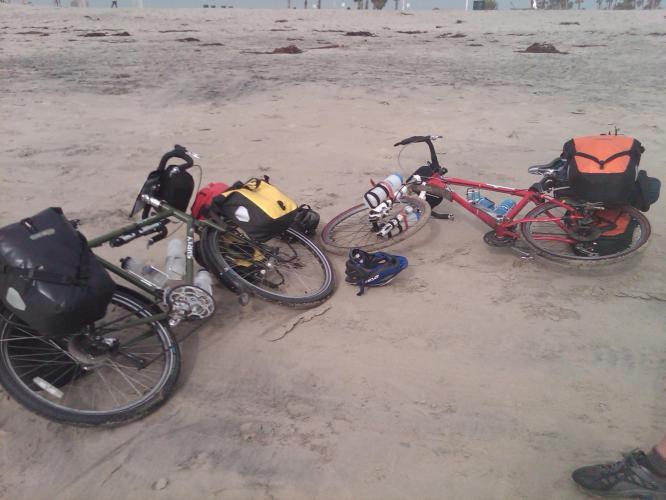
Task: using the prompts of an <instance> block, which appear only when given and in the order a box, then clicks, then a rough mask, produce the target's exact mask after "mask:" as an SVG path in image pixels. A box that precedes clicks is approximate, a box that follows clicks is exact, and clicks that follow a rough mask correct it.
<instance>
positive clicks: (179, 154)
mask: <svg viewBox="0 0 666 500" xmlns="http://www.w3.org/2000/svg"><path fill="white" fill-rule="evenodd" d="M192 156H193V153H190V152H189V151H188V150H187V149H186V148H184V147H183V146H181V145H179V144H176V145H175V146H174V147H173V149H172V150H171V151H169V152H168V153H165V154H164V156H162V159H161V160H160V164H159V166H158V167H157V170H158V171H159V172H161V171H162V170H164V169H165V168H166V164H167V162H168V161H169V160H170V159H172V158H180V159H181V160H183V161H184V162H185V163H183V164H182V165H179V167H180V168H183V169H185V170H187V169H188V168H191V167H192V165H194V160H193V159H192Z"/></svg>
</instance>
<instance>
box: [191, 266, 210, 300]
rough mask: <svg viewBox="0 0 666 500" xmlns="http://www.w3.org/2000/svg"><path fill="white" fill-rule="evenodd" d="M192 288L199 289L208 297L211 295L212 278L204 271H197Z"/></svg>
mask: <svg viewBox="0 0 666 500" xmlns="http://www.w3.org/2000/svg"><path fill="white" fill-rule="evenodd" d="M194 286H197V287H199V288H201V289H202V290H204V291H205V292H207V293H208V295H211V296H212V295H213V277H212V276H211V274H210V273H209V272H208V271H206V270H205V269H199V272H198V273H197V275H196V276H195V277H194Z"/></svg>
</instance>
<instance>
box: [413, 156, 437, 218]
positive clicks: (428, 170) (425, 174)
mask: <svg viewBox="0 0 666 500" xmlns="http://www.w3.org/2000/svg"><path fill="white" fill-rule="evenodd" d="M436 174H437V171H436V170H435V169H434V168H433V166H432V165H423V166H422V167H419V168H417V169H416V171H415V172H414V173H413V174H412V175H410V176H409V177H408V178H407V182H409V181H411V180H413V177H414V176H415V175H418V176H419V177H421V180H423V181H427V180H428V179H429V178H430V177H434V176H435V175H436ZM425 199H426V201H427V202H428V205H430V208H435V207H436V206H437V205H439V204H440V203H441V202H442V200H443V199H444V198H443V197H442V196H437V195H436V194H432V193H428V192H426V198H425Z"/></svg>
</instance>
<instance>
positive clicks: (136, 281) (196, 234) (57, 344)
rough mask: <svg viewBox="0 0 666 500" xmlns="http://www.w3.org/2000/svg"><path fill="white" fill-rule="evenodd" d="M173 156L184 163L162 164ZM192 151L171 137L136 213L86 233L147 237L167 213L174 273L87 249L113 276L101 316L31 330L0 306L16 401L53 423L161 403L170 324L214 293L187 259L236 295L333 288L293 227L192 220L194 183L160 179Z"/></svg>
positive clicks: (171, 352)
mask: <svg viewBox="0 0 666 500" xmlns="http://www.w3.org/2000/svg"><path fill="white" fill-rule="evenodd" d="M173 158H179V159H182V160H184V161H185V163H183V164H179V165H168V163H169V161H170V160H171V159H173ZM194 158H197V156H196V155H194V154H193V153H191V152H189V151H187V150H186V149H185V148H183V147H181V146H178V145H177V146H176V147H175V148H174V150H172V151H170V152H168V153H167V154H165V155H164V156H163V157H162V160H161V161H160V165H159V167H158V169H157V170H156V171H154V172H152V173H151V174H150V175H149V177H148V179H147V181H146V182H145V183H144V186H143V187H142V189H141V191H140V193H139V195H138V197H137V201H136V203H135V206H134V208H133V210H132V214H137V213H142V218H141V220H139V221H138V222H136V223H133V224H130V225H126V226H124V227H122V228H120V229H117V230H115V231H112V232H110V233H108V234H104V235H102V236H100V237H97V238H94V239H91V240H89V242H88V245H89V247H90V248H96V247H100V246H102V245H104V244H107V243H108V244H110V245H111V246H112V247H117V246H121V245H124V244H125V243H128V242H130V241H133V240H135V239H137V238H140V237H146V236H151V243H154V242H157V241H159V240H162V239H164V238H165V237H166V236H167V234H168V229H167V225H168V223H169V222H170V221H172V220H176V221H179V222H181V223H183V224H184V225H185V231H186V245H185V247H186V251H185V273H184V277H183V279H182V280H180V281H178V282H177V283H176V284H175V285H173V286H171V287H167V286H159V285H156V284H155V282H154V281H151V280H150V279H147V278H146V277H145V276H143V275H141V274H138V273H135V272H132V271H131V270H127V269H124V268H123V267H122V266H118V265H115V264H113V263H112V262H109V261H108V260H105V259H104V258H102V257H100V256H97V255H96V258H97V259H98V260H99V261H100V263H101V264H102V265H103V266H104V267H105V268H106V269H107V270H108V271H109V272H110V273H111V274H112V275H114V276H115V277H116V278H117V279H116V280H115V281H116V284H117V287H116V289H115V292H114V293H113V297H112V299H111V302H110V304H109V305H108V307H107V310H106V315H105V316H104V318H102V319H101V320H99V321H96V322H94V324H90V325H86V326H85V327H84V328H83V329H82V330H81V331H80V332H78V333H76V334H73V335H67V336H63V337H55V338H54V337H49V336H47V335H43V334H40V332H39V331H36V330H34V329H33V328H31V327H29V326H28V325H27V324H26V323H24V322H22V321H21V320H20V319H18V318H17V317H16V316H15V315H13V314H12V313H11V312H10V311H8V310H6V309H5V310H3V309H2V306H1V305H0V383H1V384H2V385H3V386H4V388H5V389H6V391H7V392H8V393H9V394H10V395H11V396H12V397H13V398H14V399H15V400H16V401H17V402H19V403H20V404H22V405H23V406H24V407H26V408H27V409H29V410H31V411H33V412H35V413H37V414H39V415H41V416H43V417H46V418H48V419H50V420H54V421H57V422H60V423H66V424H74V425H88V426H91V425H106V426H113V425H120V424H124V423H128V422H131V421H134V420H137V419H139V418H142V417H143V416H145V415H147V414H148V413H150V412H152V411H154V410H156V409H157V408H158V407H159V406H161V405H162V404H163V403H164V402H165V401H166V400H167V399H168V397H169V396H170V394H171V393H172V392H173V389H174V387H175V383H176V380H177V378H178V374H179V371H180V350H179V346H178V343H177V341H176V339H175V338H174V336H173V333H172V331H171V328H172V327H174V326H176V325H178V324H180V323H181V322H185V321H193V320H206V319H207V318H210V317H211V316H212V315H213V314H214V312H215V301H214V299H213V296H212V295H211V294H210V293H209V292H208V291H206V290H205V289H202V288H201V287H199V286H197V281H196V278H195V273H194V262H195V260H196V261H198V262H199V263H200V264H202V265H203V267H204V268H206V269H208V270H209V271H210V272H211V273H213V274H214V275H215V276H216V277H217V278H218V279H220V281H222V282H223V283H224V284H225V285H226V286H228V287H229V288H231V289H232V290H233V291H235V292H236V293H238V294H239V297H240V300H241V303H246V302H247V299H248V296H249V295H256V296H258V297H261V298H263V299H266V300H269V301H273V302H277V303H280V304H286V305H291V306H312V305H315V304H318V303H320V302H322V301H323V300H326V298H328V296H330V294H331V293H332V292H333V289H334V277H333V270H332V266H331V263H330V262H329V260H328V258H327V257H326V255H325V254H324V253H323V252H322V251H321V250H320V249H319V248H318V247H317V246H315V244H314V243H312V242H311V241H310V240H309V239H307V238H306V237H305V236H303V235H301V234H300V233H298V232H296V231H294V230H292V229H288V230H287V231H286V233H283V234H281V235H278V236H276V237H275V238H272V239H270V240H269V241H261V242H259V241H255V240H253V239H251V238H249V237H248V236H247V235H246V234H244V233H243V232H242V231H241V230H240V229H239V228H238V227H236V226H234V225H233V224H232V223H230V222H227V221H225V220H223V219H219V218H215V219H210V220H197V219H195V218H194V217H193V216H191V215H190V214H188V213H186V210H187V205H188V203H189V200H190V198H191V195H192V191H193V184H192V185H189V186H188V184H187V183H184V184H182V183H178V182H176V183H173V182H171V184H170V188H169V189H165V184H166V183H165V179H169V178H171V179H172V180H173V178H175V177H178V175H179V174H180V173H182V172H184V171H185V170H187V169H189V168H190V167H192V166H193V165H194ZM120 283H124V284H120ZM126 285H129V286H126Z"/></svg>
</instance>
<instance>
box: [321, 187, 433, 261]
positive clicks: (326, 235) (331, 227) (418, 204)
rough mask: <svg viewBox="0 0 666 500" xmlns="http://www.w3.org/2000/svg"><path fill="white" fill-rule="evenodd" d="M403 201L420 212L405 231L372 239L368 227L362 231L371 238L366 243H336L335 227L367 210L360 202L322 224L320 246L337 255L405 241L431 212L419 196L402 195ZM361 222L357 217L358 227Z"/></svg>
mask: <svg viewBox="0 0 666 500" xmlns="http://www.w3.org/2000/svg"><path fill="white" fill-rule="evenodd" d="M405 202H407V203H409V204H410V205H411V206H412V207H414V208H416V209H418V210H419V211H420V212H421V217H420V218H419V220H418V222H417V223H416V224H414V225H413V226H411V227H409V229H408V230H407V231H403V232H402V233H400V234H398V235H396V236H393V237H392V238H381V237H379V236H378V237H377V238H376V239H372V238H370V235H371V234H372V235H374V232H373V230H372V229H370V228H368V230H367V231H364V233H365V234H366V237H367V238H368V240H371V242H370V243H368V244H366V245H351V246H350V245H346V244H341V243H336V241H335V230H336V228H339V227H340V225H341V224H342V223H343V222H344V221H345V220H348V219H350V218H351V217H353V216H355V215H359V214H362V213H363V212H367V211H368V207H367V206H365V205H364V204H363V203H361V204H359V205H356V206H353V207H351V208H349V209H347V210H345V211H344V212H342V213H340V214H338V215H336V216H335V217H333V219H331V220H330V221H329V222H328V224H326V225H325V226H324V229H322V231H321V242H322V246H323V247H324V248H325V249H326V251H327V252H331V253H334V254H337V255H347V253H349V250H350V249H352V248H360V249H361V250H364V251H366V252H374V251H376V250H381V249H383V248H388V247H391V246H393V245H396V244H398V243H400V242H402V241H405V240H406V239H407V238H410V237H412V236H413V235H415V234H416V233H417V232H418V231H420V230H421V228H423V226H425V224H426V222H428V219H429V218H430V214H431V209H430V205H429V204H428V202H426V201H425V200H423V199H421V198H419V197H418V196H403V197H402V198H401V199H400V203H405ZM394 206H395V205H394ZM363 224H364V222H363V221H362V220H361V219H360V218H359V221H358V225H359V227H361V226H362V225H363ZM365 225H367V222H365Z"/></svg>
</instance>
